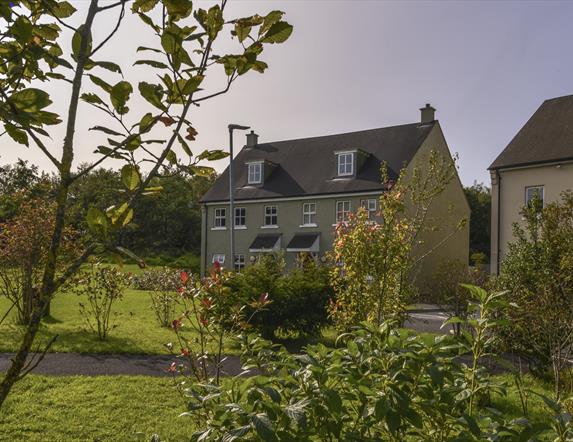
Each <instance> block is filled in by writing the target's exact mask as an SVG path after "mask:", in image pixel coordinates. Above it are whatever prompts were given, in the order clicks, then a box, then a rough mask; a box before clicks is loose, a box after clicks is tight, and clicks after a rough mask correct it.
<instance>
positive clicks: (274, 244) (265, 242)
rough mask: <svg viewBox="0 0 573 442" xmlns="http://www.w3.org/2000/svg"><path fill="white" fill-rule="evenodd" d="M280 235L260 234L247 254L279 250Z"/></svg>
mask: <svg viewBox="0 0 573 442" xmlns="http://www.w3.org/2000/svg"><path fill="white" fill-rule="evenodd" d="M280 239H281V234H280V233H261V234H260V235H257V237H256V238H255V240H254V241H253V243H252V244H251V246H250V247H249V252H255V253H256V252H272V251H274V250H278V249H279V248H280Z"/></svg>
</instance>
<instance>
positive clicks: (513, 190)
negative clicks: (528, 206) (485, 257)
mask: <svg viewBox="0 0 573 442" xmlns="http://www.w3.org/2000/svg"><path fill="white" fill-rule="evenodd" d="M530 186H543V188H544V201H545V203H547V202H552V201H556V200H558V199H559V196H560V194H561V192H563V191H565V190H573V162H566V163H553V164H548V165H536V166H531V167H521V168H513V169H505V170H504V169H502V170H499V171H492V224H491V232H492V234H491V263H492V264H491V272H492V273H494V274H496V273H498V272H499V266H498V258H499V262H501V261H503V257H504V255H505V253H506V252H507V244H508V243H509V242H511V241H513V230H512V229H513V224H514V223H518V224H521V223H522V222H523V220H522V217H521V215H520V212H521V209H522V208H523V206H524V205H525V189H526V187H530Z"/></svg>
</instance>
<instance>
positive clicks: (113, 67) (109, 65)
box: [94, 61, 123, 76]
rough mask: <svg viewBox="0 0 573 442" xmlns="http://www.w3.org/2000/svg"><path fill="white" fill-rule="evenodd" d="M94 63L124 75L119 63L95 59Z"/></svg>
mask: <svg viewBox="0 0 573 442" xmlns="http://www.w3.org/2000/svg"><path fill="white" fill-rule="evenodd" d="M94 64H95V65H96V66H99V67H100V68H104V69H107V70H108V71H112V72H117V73H118V74H121V75H122V76H123V73H122V72H121V68H120V67H119V65H117V64H115V63H112V62H111V61H94Z"/></svg>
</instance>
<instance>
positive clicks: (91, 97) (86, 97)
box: [80, 93, 105, 104]
mask: <svg viewBox="0 0 573 442" xmlns="http://www.w3.org/2000/svg"><path fill="white" fill-rule="evenodd" d="M80 98H81V99H82V100H83V101H85V102H86V103H91V104H105V103H104V102H103V100H102V99H101V98H100V97H99V96H97V95H96V94H92V93H85V94H82V96H81V97H80Z"/></svg>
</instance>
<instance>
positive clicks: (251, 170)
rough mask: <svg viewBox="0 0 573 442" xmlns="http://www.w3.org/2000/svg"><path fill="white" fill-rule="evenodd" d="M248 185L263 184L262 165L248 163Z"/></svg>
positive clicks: (259, 163)
mask: <svg viewBox="0 0 573 442" xmlns="http://www.w3.org/2000/svg"><path fill="white" fill-rule="evenodd" d="M247 167H248V177H247V183H248V184H261V183H262V182H263V163H262V161H261V162H257V163H248V164H247Z"/></svg>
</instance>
